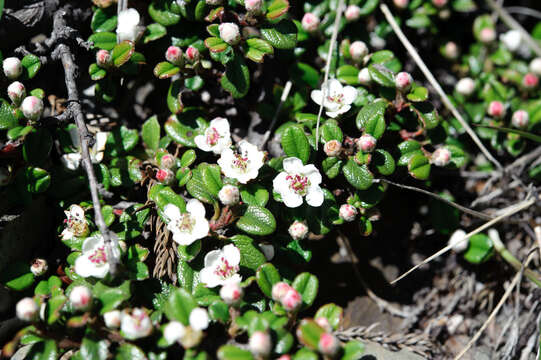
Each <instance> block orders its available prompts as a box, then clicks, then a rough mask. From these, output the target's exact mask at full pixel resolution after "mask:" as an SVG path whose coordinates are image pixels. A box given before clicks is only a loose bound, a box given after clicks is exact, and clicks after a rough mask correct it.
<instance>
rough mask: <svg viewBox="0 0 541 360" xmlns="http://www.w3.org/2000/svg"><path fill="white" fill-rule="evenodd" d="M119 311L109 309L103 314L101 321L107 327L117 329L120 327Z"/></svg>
mask: <svg viewBox="0 0 541 360" xmlns="http://www.w3.org/2000/svg"><path fill="white" fill-rule="evenodd" d="M120 317H121V312H120V311H118V310H111V311H108V312H106V313H105V314H103V321H104V322H105V326H107V327H108V328H109V329H118V328H119V327H120Z"/></svg>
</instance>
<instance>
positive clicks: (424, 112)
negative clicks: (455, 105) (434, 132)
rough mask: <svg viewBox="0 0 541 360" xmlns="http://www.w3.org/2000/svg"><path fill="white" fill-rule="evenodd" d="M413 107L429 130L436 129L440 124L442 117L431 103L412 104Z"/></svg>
mask: <svg viewBox="0 0 541 360" xmlns="http://www.w3.org/2000/svg"><path fill="white" fill-rule="evenodd" d="M411 107H412V108H413V109H415V110H417V111H416V113H417V115H418V117H419V120H420V122H421V123H422V124H423V125H424V127H425V128H427V129H434V128H435V127H437V126H438V125H439V123H440V116H439V115H438V111H437V110H436V108H435V107H434V105H432V104H431V103H429V102H427V101H424V102H419V103H415V104H411Z"/></svg>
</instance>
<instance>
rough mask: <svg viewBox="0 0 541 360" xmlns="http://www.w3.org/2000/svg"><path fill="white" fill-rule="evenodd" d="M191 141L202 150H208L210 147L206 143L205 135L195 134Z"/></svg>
mask: <svg viewBox="0 0 541 360" xmlns="http://www.w3.org/2000/svg"><path fill="white" fill-rule="evenodd" d="M193 141H194V142H195V145H197V147H198V148H199V149H201V150H203V151H210V150H211V148H210V146H209V144H207V138H206V136H205V135H197V136H196V137H195V138H194V139H193Z"/></svg>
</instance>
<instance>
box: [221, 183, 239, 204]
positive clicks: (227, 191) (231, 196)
mask: <svg viewBox="0 0 541 360" xmlns="http://www.w3.org/2000/svg"><path fill="white" fill-rule="evenodd" d="M218 198H219V199H220V201H221V202H222V204H224V205H226V206H231V205H236V204H238V203H239V200H240V195H239V188H238V187H236V186H235V185H224V187H222V188H221V189H220V191H219V192H218Z"/></svg>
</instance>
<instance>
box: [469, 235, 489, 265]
mask: <svg viewBox="0 0 541 360" xmlns="http://www.w3.org/2000/svg"><path fill="white" fill-rule="evenodd" d="M493 252H494V244H493V243H492V240H490V238H489V237H488V236H487V235H485V234H475V235H473V236H472V237H471V238H470V239H469V246H468V250H466V252H465V253H464V259H466V260H467V261H468V262H470V263H472V264H480V263H482V262H485V261H487V260H488V259H490V257H491V256H492V254H493Z"/></svg>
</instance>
